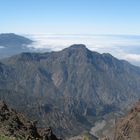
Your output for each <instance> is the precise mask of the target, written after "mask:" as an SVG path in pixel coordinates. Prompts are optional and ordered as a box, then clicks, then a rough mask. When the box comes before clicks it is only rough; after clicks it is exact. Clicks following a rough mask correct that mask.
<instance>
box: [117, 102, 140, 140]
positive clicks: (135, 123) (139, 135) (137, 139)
mask: <svg viewBox="0 0 140 140" xmlns="http://www.w3.org/2000/svg"><path fill="white" fill-rule="evenodd" d="M115 140H140V101H139V102H138V103H137V104H136V105H135V106H134V107H133V108H132V109H131V111H130V112H129V113H128V115H127V116H126V117H124V118H123V119H121V120H119V123H118V124H117V126H116V137H115Z"/></svg>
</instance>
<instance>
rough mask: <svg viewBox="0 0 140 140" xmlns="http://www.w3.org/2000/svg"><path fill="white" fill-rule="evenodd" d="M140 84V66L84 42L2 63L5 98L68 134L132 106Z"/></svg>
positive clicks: (0, 73) (1, 88)
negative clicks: (94, 48)
mask: <svg viewBox="0 0 140 140" xmlns="http://www.w3.org/2000/svg"><path fill="white" fill-rule="evenodd" d="M139 83H140V68H139V67H136V66H133V65H131V64H129V63H128V62H126V61H123V60H118V59H116V58H115V57H113V56H112V55H110V54H100V53H97V52H93V51H90V50H89V49H87V48H86V46H85V45H82V44H79V45H72V46H70V47H69V48H66V49H64V50H62V51H59V52H47V53H21V54H19V55H15V56H12V57H10V58H7V59H4V60H1V63H0V98H1V99H3V100H5V101H7V103H8V104H10V105H11V106H12V107H13V108H16V109H17V110H18V111H22V112H24V113H25V114H26V115H27V116H28V117H30V118H32V119H37V120H39V125H40V126H43V127H45V126H47V125H49V126H52V127H53V128H54V130H55V132H56V134H58V135H59V136H64V137H70V136H75V135H79V134H80V133H81V132H83V131H85V130H87V131H88V130H89V129H90V128H91V127H92V126H93V125H94V123H95V122H96V120H98V119H102V117H103V116H104V115H106V114H109V113H112V112H119V111H120V110H121V111H124V109H125V110H126V109H128V107H130V105H132V103H134V102H135V101H136V100H137V99H138V98H139V97H140V86H139Z"/></svg>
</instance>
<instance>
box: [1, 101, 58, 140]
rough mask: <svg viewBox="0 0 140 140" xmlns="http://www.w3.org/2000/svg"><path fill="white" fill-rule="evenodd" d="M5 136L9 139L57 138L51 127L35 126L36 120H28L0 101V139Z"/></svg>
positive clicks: (34, 139)
mask: <svg viewBox="0 0 140 140" xmlns="http://www.w3.org/2000/svg"><path fill="white" fill-rule="evenodd" d="M5 137H6V138H7V139H11V140H25V139H26V140H47V139H49V140H59V139H58V138H57V137H56V136H55V135H54V134H53V132H52V130H51V128H48V129H47V128H46V129H41V128H40V129H39V128H37V127H36V121H29V120H28V119H27V118H26V117H25V116H24V115H23V114H21V113H17V112H16V111H15V110H13V109H11V108H9V107H8V106H7V104H5V103H4V102H3V101H0V139H4V138H5Z"/></svg>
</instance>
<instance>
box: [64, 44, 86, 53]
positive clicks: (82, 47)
mask: <svg viewBox="0 0 140 140" xmlns="http://www.w3.org/2000/svg"><path fill="white" fill-rule="evenodd" d="M64 50H70V51H75V50H84V51H85V50H87V48H86V45H84V44H73V45H71V46H70V47H68V48H66V49H64Z"/></svg>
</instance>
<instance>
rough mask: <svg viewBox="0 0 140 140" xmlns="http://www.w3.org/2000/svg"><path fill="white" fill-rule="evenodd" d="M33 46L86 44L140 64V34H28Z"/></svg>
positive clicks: (51, 48)
mask: <svg viewBox="0 0 140 140" xmlns="http://www.w3.org/2000/svg"><path fill="white" fill-rule="evenodd" d="M28 37H30V38H31V39H33V40H34V41H35V42H34V43H33V45H32V46H31V47H33V48H35V49H39V50H42V51H59V50H62V49H64V48H66V47H69V46H70V45H72V44H85V45H86V46H87V48H89V49H90V50H92V51H97V52H100V53H111V54H112V55H113V56H115V57H117V58H119V59H125V60H127V61H129V62H131V63H133V64H135V65H139V66H140V36H134V35H132V36H130V35H45V34H42V35H28Z"/></svg>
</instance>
